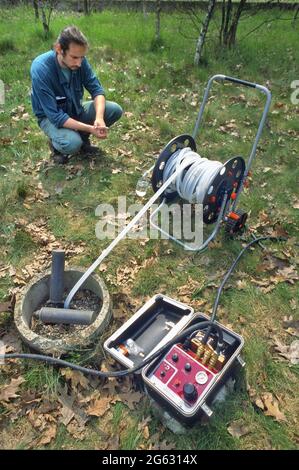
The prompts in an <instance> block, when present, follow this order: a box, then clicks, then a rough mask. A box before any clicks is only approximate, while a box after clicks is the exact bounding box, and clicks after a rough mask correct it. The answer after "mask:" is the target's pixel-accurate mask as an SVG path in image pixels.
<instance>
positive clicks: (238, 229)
mask: <svg viewBox="0 0 299 470" xmlns="http://www.w3.org/2000/svg"><path fill="white" fill-rule="evenodd" d="M247 217H248V214H247V212H245V211H243V210H242V209H237V210H236V211H234V212H230V213H229V214H228V216H227V220H226V224H225V232H226V234H227V235H229V236H231V237H233V236H234V235H237V234H240V233H242V232H243V231H244V229H245V223H246V220H247Z"/></svg>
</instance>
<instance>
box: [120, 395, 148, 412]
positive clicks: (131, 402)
mask: <svg viewBox="0 0 299 470" xmlns="http://www.w3.org/2000/svg"><path fill="white" fill-rule="evenodd" d="M142 397H143V395H142V393H140V392H128V393H122V394H121V395H120V398H121V400H122V402H123V403H125V404H126V405H127V406H128V407H129V408H130V410H132V411H134V410H135V409H136V403H139V402H140V400H141V398H142Z"/></svg>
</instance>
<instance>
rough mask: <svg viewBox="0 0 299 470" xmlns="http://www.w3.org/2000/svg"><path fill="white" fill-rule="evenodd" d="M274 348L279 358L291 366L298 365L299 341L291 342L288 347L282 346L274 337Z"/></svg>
mask: <svg viewBox="0 0 299 470" xmlns="http://www.w3.org/2000/svg"><path fill="white" fill-rule="evenodd" d="M274 341H275V343H274V348H275V350H276V351H277V352H278V353H279V355H280V356H282V357H284V358H285V359H288V360H289V361H290V363H291V364H293V365H296V364H299V340H295V341H293V342H292V343H291V344H290V346H286V345H284V344H283V343H282V342H281V341H279V339H278V338H275V337H274Z"/></svg>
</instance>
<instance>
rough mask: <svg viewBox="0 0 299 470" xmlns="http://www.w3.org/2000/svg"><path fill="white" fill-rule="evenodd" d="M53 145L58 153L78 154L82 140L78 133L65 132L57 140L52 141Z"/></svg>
mask: <svg viewBox="0 0 299 470" xmlns="http://www.w3.org/2000/svg"><path fill="white" fill-rule="evenodd" d="M53 145H54V147H55V148H56V149H57V150H58V151H59V152H61V153H63V154H66V155H71V154H73V153H77V152H79V150H80V148H81V146H82V139H81V137H80V134H79V133H78V132H76V131H66V132H64V133H63V135H61V136H60V138H59V139H57V140H56V139H55V140H54V141H53Z"/></svg>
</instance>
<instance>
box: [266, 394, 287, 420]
mask: <svg viewBox="0 0 299 470" xmlns="http://www.w3.org/2000/svg"><path fill="white" fill-rule="evenodd" d="M261 398H262V401H263V403H264V405H265V408H266V410H265V411H264V413H265V415H266V416H272V417H273V418H275V419H276V420H277V421H286V417H285V415H284V414H283V413H282V412H281V411H280V410H279V408H278V406H279V404H278V400H277V399H276V398H275V397H274V396H273V395H272V393H264V394H263V395H262V397H261Z"/></svg>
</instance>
